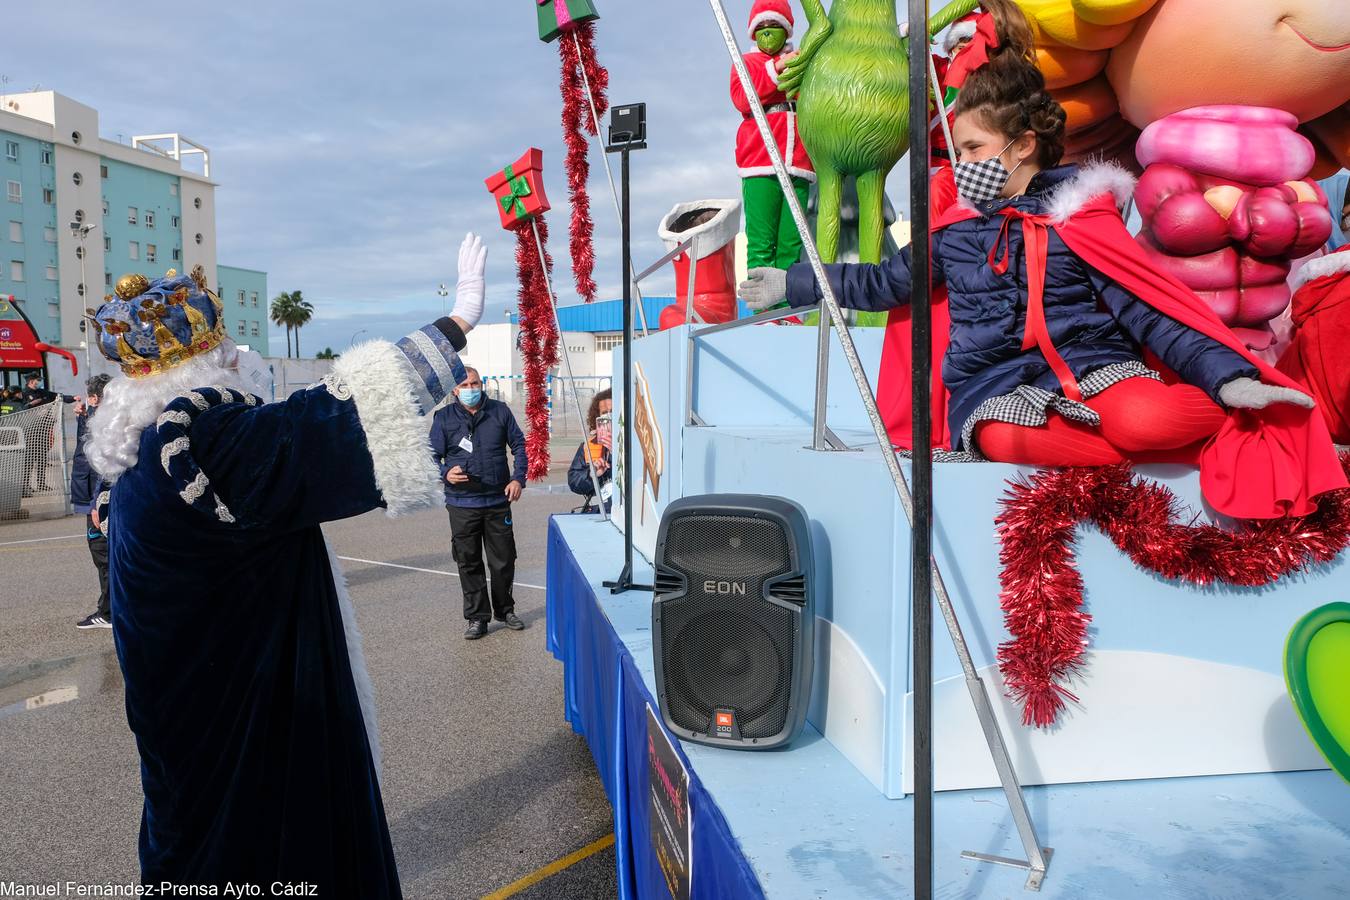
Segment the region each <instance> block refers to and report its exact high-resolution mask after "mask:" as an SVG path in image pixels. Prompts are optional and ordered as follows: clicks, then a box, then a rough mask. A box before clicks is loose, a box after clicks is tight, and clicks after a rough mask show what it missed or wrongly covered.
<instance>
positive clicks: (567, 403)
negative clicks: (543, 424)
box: [483, 375, 611, 441]
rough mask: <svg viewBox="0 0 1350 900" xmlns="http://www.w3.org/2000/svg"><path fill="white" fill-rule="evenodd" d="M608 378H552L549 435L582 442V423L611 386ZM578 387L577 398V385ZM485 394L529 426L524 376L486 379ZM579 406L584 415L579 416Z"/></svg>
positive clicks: (583, 376)
mask: <svg viewBox="0 0 1350 900" xmlns="http://www.w3.org/2000/svg"><path fill="white" fill-rule="evenodd" d="M610 381H611V379H610V378H609V376H607V375H603V376H602V375H578V376H577V377H575V378H566V377H564V376H562V375H551V376H549V379H548V385H547V387H548V398H549V401H548V403H549V434H551V435H552V436H553V438H554V439H557V440H561V439H568V440H577V441H579V440H581V438H582V422H583V421H584V420H585V418H586V411H587V410H588V409H589V408H590V405H591V399H592V398H593V397H594V396H595V395H596V394H597V393H599V392H600V391H602V390H604V389H605V388H607V387H609V386H610ZM574 385H575V387H576V394H575V399H573V390H572V388H573V386H574ZM483 392H484V393H485V394H486V395H487V396H489V397H491V398H492V399H494V400H500V401H501V402H502V403H505V404H506V405H507V406H509V407H511V411H512V412H513V413H515V415H516V421H518V422H520V423H521V427H524V423H525V378H524V376H523V375H509V376H507V375H488V376H486V377H484V378H483ZM578 407H579V408H580V413H581V414H580V416H578V415H577V411H578Z"/></svg>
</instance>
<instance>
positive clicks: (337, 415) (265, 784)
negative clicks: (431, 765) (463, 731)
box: [105, 328, 464, 900]
mask: <svg viewBox="0 0 1350 900" xmlns="http://www.w3.org/2000/svg"><path fill="white" fill-rule="evenodd" d="M423 331H424V332H427V333H429V334H430V335H432V336H433V337H439V333H438V332H436V331H435V330H434V329H433V328H428V329H423ZM414 337H418V345H420V349H423V350H427V353H428V354H430V349H429V348H430V347H431V345H432V344H433V343H435V342H434V341H433V339H432V338H429V337H427V335H425V334H423V335H414ZM405 344H408V345H409V347H407V348H405V346H404V345H405ZM459 346H461V347H462V336H461V341H460V345H459ZM409 348H411V349H409ZM418 349H419V346H414V345H412V344H411V343H410V342H409V340H408V339H405V341H403V342H400V344H399V345H397V346H395V345H393V344H389V343H387V342H373V343H371V344H366V345H363V346H361V347H357V348H355V349H354V350H353V351H350V352H349V353H348V354H346V355H344V356H343V357H342V358H341V360H339V362H338V363H337V365H336V367H335V369H334V373H333V374H332V375H331V376H329V378H328V379H326V380H325V382H322V383H320V384H318V385H316V386H314V387H312V388H310V389H309V390H306V391H302V392H300V393H297V394H295V395H293V396H292V397H291V398H290V399H289V400H286V401H285V402H281V403H274V404H268V405H264V404H262V403H261V401H259V400H257V398H253V397H246V396H244V395H243V394H240V393H239V392H237V391H229V390H225V389H210V388H200V389H198V390H196V391H193V392H190V393H189V394H187V395H186V396H184V397H181V398H179V399H177V400H175V401H173V402H172V403H171V404H170V405H169V407H168V408H167V409H166V410H165V412H164V413H163V415H161V416H160V417H159V420H158V422H157V423H156V424H155V425H154V426H151V427H148V428H146V430H145V432H144V433H143V435H142V438H141V442H140V451H139V457H138V461H137V463H136V465H135V466H133V467H132V468H130V469H128V470H127V471H126V472H125V473H123V474H122V475H121V477H120V479H119V480H118V481H117V482H116V484H115V486H114V487H113V489H112V491H111V496H110V498H108V500H109V503H108V511H107V513H105V516H106V518H107V522H108V534H109V541H110V557H111V559H110V563H111V573H110V574H111V585H110V587H111V596H112V618H113V637H114V641H115V644H116V648H117V654H118V658H119V660H120V662H121V666H122V671H123V673H124V676H125V681H126V708H127V718H128V721H129V723H130V725H131V729H132V731H133V732H134V733H135V735H136V741H137V746H138V748H139V750H140V755H141V763H142V765H141V774H142V783H143V786H144V791H145V805H144V811H143V816H142V821H141V834H140V856H141V868H142V880H143V881H144V882H145V883H147V884H154V883H158V882H160V881H170V882H175V883H180V884H181V883H191V884H224V883H225V882H227V881H231V882H247V883H252V884H257V885H259V886H261V887H262V889H263V891H264V893H265V892H266V891H267V890H268V888H269V885H270V884H271V883H272V882H274V881H278V880H279V881H282V882H301V883H307V884H313V885H316V889H317V896H321V897H329V898H332V897H353V898H356V897H359V898H363V900H373V898H387V897H399V896H400V889H399V881H398V871H397V868H396V865H395V861H394V854H393V849H392V847H391V844H390V839H389V829H388V826H387V823H386V821H385V815H384V808H383V804H382V801H381V796H380V779H379V749H378V743H377V739H376V731H375V723H374V717H373V716H374V711H373V703H372V702H371V691H370V682H369V678H368V677H367V675H366V671H365V663H364V660H363V658H362V656H361V651H360V638H359V634H358V633H357V631H356V628H355V622H354V619H353V615H352V608H351V603H350V601H349V600H348V598H347V596H346V589H345V584H344V582H343V579H342V577H341V574H340V573H338V572H337V570H336V563H335V558H334V556H333V553H332V551H331V550H330V548H329V547H328V545H327V543H326V542H325V539H324V535H323V533H322V531H321V530H320V528H319V524H320V523H321V522H327V521H333V520H336V519H343V518H347V517H349V516H355V515H359V514H361V513H364V512H368V511H370V510H372V509H375V508H376V507H381V506H383V507H387V508H388V510H389V512H390V514H391V515H392V514H394V513H396V512H399V511H404V510H407V509H411V508H414V507H416V506H420V505H423V504H430V503H435V502H437V500H438V498H439V494H440V488H439V483H440V477H439V472H438V470H437V468H436V465H435V463H434V462H433V461H432V457H431V453H430V449H429V447H428V442H427V433H428V430H427V426H426V424H425V420H424V419H423V418H422V417H421V413H422V412H423V410H429V409H430V406H429V405H428V404H430V405H434V403H435V402H436V401H437V400H438V399H439V398H440V396H443V394H444V392H445V390H448V389H449V387H453V385H454V383H457V382H458V381H460V380H462V379H463V377H464V375H463V367H462V365H461V364H460V362H459V359H458V356H457V355H455V353H454V351H453V350H452V349H451V348H450V346H449V344H448V343H446V342H445V341H444V338H441V341H440V344H439V349H440V350H443V351H445V352H444V355H443V356H441V357H439V358H436V357H434V356H433V357H432V358H430V359H428V358H426V357H424V356H419V354H418V352H417V351H418ZM452 379H453V381H452ZM446 381H451V383H450V385H449V386H448V387H443V386H442V382H446Z"/></svg>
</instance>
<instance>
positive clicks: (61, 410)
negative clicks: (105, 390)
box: [42, 288, 89, 515]
mask: <svg viewBox="0 0 1350 900" xmlns="http://www.w3.org/2000/svg"><path fill="white" fill-rule="evenodd" d="M86 290H88V289H87V288H86ZM84 402H85V403H86V404H87V403H88V402H89V398H88V397H86V398H85V401H84ZM56 404H57V406H56V428H57V432H58V437H57V447H58V450H57V452H58V453H59V454H60V455H61V480H62V486H61V492H62V496H63V497H64V498H65V503H64V505H63V507H62V512H63V513H64V514H65V515H70V513H71V505H70V469H71V460H69V459H67V457H66V401H65V400H63V399H62V398H61V395H60V394H58V395H57V397H56ZM47 452H48V454H50V452H51V451H50V450H49V451H47ZM47 462H48V460H45V459H44V460H43V466H44V467H45V466H46V464H47ZM42 477H43V479H44V480H45V479H46V477H47V473H46V469H45V468H44V469H43V474H42Z"/></svg>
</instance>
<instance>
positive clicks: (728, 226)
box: [657, 200, 741, 329]
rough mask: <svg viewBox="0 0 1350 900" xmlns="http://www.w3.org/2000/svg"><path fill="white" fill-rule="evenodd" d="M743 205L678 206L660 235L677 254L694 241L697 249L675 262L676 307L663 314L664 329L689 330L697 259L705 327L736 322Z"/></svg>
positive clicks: (697, 297)
mask: <svg viewBox="0 0 1350 900" xmlns="http://www.w3.org/2000/svg"><path fill="white" fill-rule="evenodd" d="M740 229H741V201H739V200H696V201H693V202H690V203H680V204H678V205H676V207H675V208H674V209H672V210H671V211H670V212H669V213H667V214H666V217H665V218H664V219H662V220H661V226H660V228H658V229H657V234H658V235H659V236H660V238H661V239H662V240H663V241H665V242H666V249H667V250H674V249H675V248H676V247H678V246H679V245H680V244H682V243H683V242H685V241H687V240H689V239H690V238H693V240H694V246H693V247H692V248H690V250H686V251H685V252H684V253H681V254H680V255H679V256H677V257H675V302H674V303H673V304H671V305H670V306H667V307H666V308H665V309H663V310H661V328H662V329H666V328H673V327H675V326H676V325H683V324H684V322H685V320H686V319H687V318H688V314H689V302H690V298H689V260H690V256H691V251H692V257H693V259H694V297H693V304H694V311H695V312H696V313H697V314H698V317H699V318H700V319H702V320H703V321H704V322H709V323H713V322H730V321H731V320H732V319H734V318H736V233H737V232H738V231H740Z"/></svg>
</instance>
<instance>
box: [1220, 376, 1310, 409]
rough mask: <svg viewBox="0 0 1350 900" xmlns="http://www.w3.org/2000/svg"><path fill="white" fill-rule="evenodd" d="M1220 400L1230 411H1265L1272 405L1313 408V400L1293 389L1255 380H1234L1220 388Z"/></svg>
mask: <svg viewBox="0 0 1350 900" xmlns="http://www.w3.org/2000/svg"><path fill="white" fill-rule="evenodd" d="M1219 399H1220V400H1222V401H1223V405H1224V406H1227V407H1228V408H1229V409H1265V408H1266V407H1267V406H1270V405H1271V404H1272V403H1292V404H1293V405H1294V406H1301V407H1303V408H1304V409H1312V408H1313V398H1311V397H1309V396H1308V395H1307V394H1304V393H1301V392H1299V391H1296V390H1294V389H1293V388H1284V387H1276V386H1275V385H1273V384H1262V383H1261V382H1259V381H1257V380H1256V379H1255V378H1234V379H1233V380H1232V381H1230V382H1228V383H1227V384H1225V385H1224V386H1223V387H1221V388H1219Z"/></svg>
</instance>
